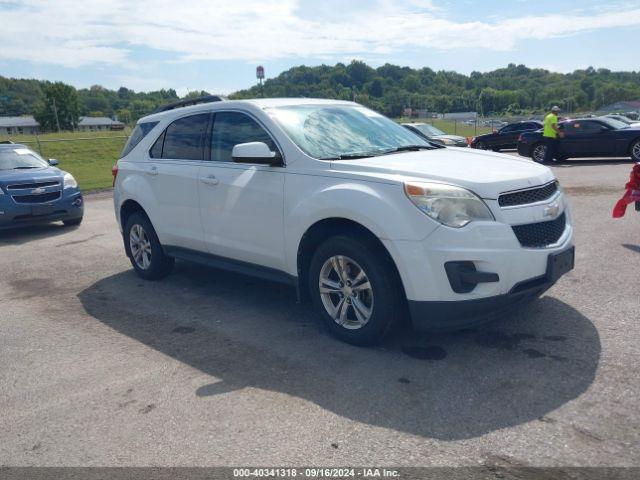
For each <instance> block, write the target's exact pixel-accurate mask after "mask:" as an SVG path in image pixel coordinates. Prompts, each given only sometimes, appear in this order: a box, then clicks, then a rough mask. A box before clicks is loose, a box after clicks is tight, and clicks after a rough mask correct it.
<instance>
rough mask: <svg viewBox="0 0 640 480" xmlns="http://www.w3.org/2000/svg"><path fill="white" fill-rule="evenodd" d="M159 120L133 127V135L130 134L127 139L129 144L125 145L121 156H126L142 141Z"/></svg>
mask: <svg viewBox="0 0 640 480" xmlns="http://www.w3.org/2000/svg"><path fill="white" fill-rule="evenodd" d="M157 124H158V122H145V123H139V124H137V125H136V128H134V129H133V132H131V135H130V136H129V140H127V144H126V145H125V146H124V149H123V150H122V153H121V154H120V158H123V157H126V156H127V155H128V154H129V152H130V151H131V150H133V149H134V148H135V146H136V145H138V144H139V143H140V141H141V140H142V139H143V138H144V137H145V136H146V135H147V133H149V132H150V131H151V130H153V127H155V126H156V125H157Z"/></svg>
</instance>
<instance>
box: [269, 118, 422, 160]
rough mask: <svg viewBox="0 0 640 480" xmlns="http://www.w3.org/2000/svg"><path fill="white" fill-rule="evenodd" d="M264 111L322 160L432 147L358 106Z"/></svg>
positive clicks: (306, 151) (291, 136)
mask: <svg viewBox="0 0 640 480" xmlns="http://www.w3.org/2000/svg"><path fill="white" fill-rule="evenodd" d="M267 112H268V113H269V115H271V117H272V118H273V119H274V120H275V121H276V122H277V123H278V124H279V125H280V126H281V127H282V129H283V130H284V131H285V132H286V134H287V135H288V136H289V138H291V140H292V141H293V142H294V143H295V144H296V145H298V147H300V148H301V149H302V150H303V151H304V152H305V153H306V154H307V155H310V156H311V157H314V158H318V159H321V160H329V159H332V160H333V159H339V158H341V157H348V156H373V155H381V154H383V153H387V152H389V151H391V150H395V149H397V148H402V147H408V146H411V145H418V146H423V147H424V148H432V146H431V145H430V144H429V143H428V142H427V141H426V140H423V139H421V138H419V137H418V136H416V134H415V133H411V132H410V131H408V130H406V129H405V128H404V127H402V126H400V125H398V124H397V123H396V122H394V121H392V120H389V119H388V118H387V117H385V116H383V115H380V114H379V113H376V112H374V111H372V110H369V109H367V108H364V107H360V106H357V105H354V106H351V105H292V106H286V107H275V108H270V109H267Z"/></svg>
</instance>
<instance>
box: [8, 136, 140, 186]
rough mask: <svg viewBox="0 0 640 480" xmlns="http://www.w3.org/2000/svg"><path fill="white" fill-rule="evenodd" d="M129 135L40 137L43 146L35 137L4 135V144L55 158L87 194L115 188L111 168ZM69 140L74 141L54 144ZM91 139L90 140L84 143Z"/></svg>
mask: <svg viewBox="0 0 640 480" xmlns="http://www.w3.org/2000/svg"><path fill="white" fill-rule="evenodd" d="M128 133H129V132H128V131H125V132H67V133H50V134H45V135H39V136H38V139H39V140H40V145H39V146H38V141H37V139H36V137H35V136H33V135H10V136H8V135H4V136H0V141H1V140H11V141H13V142H16V143H24V144H26V145H28V146H29V147H30V148H32V149H33V150H34V151H36V152H38V153H40V154H41V155H42V156H43V157H44V158H55V159H56V160H58V161H59V162H60V165H59V167H60V168H61V169H62V170H66V171H67V172H70V173H71V174H72V175H73V176H74V177H76V179H77V180H78V183H79V184H80V187H81V188H82V189H83V190H96V189H101V188H107V187H110V186H111V183H112V177H111V167H112V166H113V164H114V163H115V162H116V160H117V159H118V157H119V156H120V152H121V151H122V147H124V144H125V143H126V141H127V139H126V138H119V137H123V136H125V135H128ZM60 139H69V140H72V141H68V142H66V141H65V142H63V141H58V142H51V141H50V140H60ZM83 139H88V140H83Z"/></svg>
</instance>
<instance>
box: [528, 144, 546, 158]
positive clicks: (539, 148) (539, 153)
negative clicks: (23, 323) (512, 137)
mask: <svg viewBox="0 0 640 480" xmlns="http://www.w3.org/2000/svg"><path fill="white" fill-rule="evenodd" d="M546 155H547V146H546V145H545V144H544V143H538V144H536V145H534V147H533V150H532V151H531V159H532V160H533V161H534V162H537V163H544V162H545V157H546Z"/></svg>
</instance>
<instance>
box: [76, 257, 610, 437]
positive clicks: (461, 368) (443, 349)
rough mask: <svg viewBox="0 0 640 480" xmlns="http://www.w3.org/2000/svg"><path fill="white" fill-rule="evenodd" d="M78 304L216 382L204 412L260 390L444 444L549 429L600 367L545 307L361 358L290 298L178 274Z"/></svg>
mask: <svg viewBox="0 0 640 480" xmlns="http://www.w3.org/2000/svg"><path fill="white" fill-rule="evenodd" d="M79 299H80V301H81V303H82V305H83V307H84V309H85V310H86V312H87V313H88V314H89V315H91V316H92V317H94V318H95V319H97V320H98V321H100V322H102V323H104V324H105V325H107V326H109V327H111V328H112V329H114V330H115V331H117V332H119V333H121V334H123V335H126V336H128V337H131V338H133V339H135V340H137V341H139V342H141V343H142V344H144V345H146V346H148V347H150V348H153V349H155V350H157V351H160V352H162V353H164V354H165V355H168V356H170V357H173V358H174V359H176V360H178V361H180V362H183V363H184V364H187V365H190V366H191V367H193V368H196V369H198V370H200V371H202V372H204V373H206V374H208V375H212V376H214V377H216V378H217V379H219V381H216V382H213V383H205V384H204V385H201V386H200V387H199V388H198V389H196V391H194V395H197V396H199V397H201V398H202V401H207V399H208V398H211V396H214V395H221V394H225V393H226V392H230V391H234V390H238V389H242V388H245V387H251V388H260V389H265V390H270V391H274V392H280V393H282V394H286V395H292V396H295V397H299V398H301V399H304V400H307V401H309V402H313V403H314V404H316V405H318V406H320V407H322V408H324V409H327V410H329V411H331V412H333V413H335V414H337V415H340V416H342V417H346V418H348V419H351V420H354V421H357V422H362V423H365V424H369V425H373V426H378V427H384V428H389V429H393V430H397V431H403V432H409V433H412V434H415V435H419V436H423V437H432V438H438V439H444V440H459V439H466V438H473V437H477V436H480V435H484V434H487V433H489V432H493V431H495V430H498V429H501V428H506V427H510V426H514V425H519V424H523V423H526V422H531V421H543V422H544V421H553V419H549V417H548V415H549V414H550V412H552V411H553V410H555V409H557V408H559V407H561V406H562V405H564V404H565V403H567V402H569V401H571V400H573V399H575V398H576V397H578V396H580V395H581V394H582V393H584V392H585V391H586V390H587V389H588V388H589V385H590V384H591V383H592V382H593V379H594V376H595V372H596V369H597V367H598V362H599V357H600V339H599V336H598V332H597V331H596V329H595V328H594V325H593V324H592V323H591V321H590V320H589V319H588V318H586V317H585V316H583V315H582V314H580V313H579V312H578V311H577V310H575V309H574V308H572V307H571V306H569V305H567V304H566V303H563V302H562V301H560V300H558V299H556V298H553V297H551V296H547V297H544V298H542V299H540V300H539V301H537V302H535V303H533V304H531V305H530V306H528V307H524V308H523V309H522V310H521V311H520V312H519V313H517V314H514V315H511V316H508V317H506V318H504V319H502V320H500V321H498V322H497V323H493V324H490V325H487V326H485V327H482V328H476V329H468V330H465V331H462V332H458V333H455V334H448V335H425V334H417V333H414V332H411V331H410V330H409V329H408V328H407V329H405V330H404V331H400V332H399V333H397V334H396V335H394V336H393V337H392V338H391V339H389V340H388V341H387V342H386V343H385V344H384V345H382V346H381V347H377V348H369V349H365V348H356V347H353V346H349V345H346V344H343V343H341V342H339V341H337V340H335V339H333V338H331V337H329V336H328V335H327V334H325V333H324V330H323V329H322V328H321V327H320V325H319V323H318V321H317V320H316V316H315V314H314V313H312V311H311V308H310V307H309V306H307V305H300V304H296V303H295V297H294V293H293V292H292V290H291V289H290V288H288V287H286V286H281V285H278V284H273V283H269V282H264V281H261V280H254V279H252V278H248V277H243V276H239V275H235V274H230V273H226V272H221V271H218V270H212V269H208V268H205V267H201V266H198V265H190V264H186V263H181V262H180V263H178V264H177V265H176V271H175V273H174V274H172V275H171V276H169V277H168V278H167V279H166V280H164V281H162V282H144V281H142V280H140V279H138V278H137V277H136V276H135V275H134V274H133V273H132V272H122V273H119V274H117V275H114V276H111V277H108V278H104V279H102V280H100V281H98V282H97V283H95V284H93V285H91V286H90V287H88V288H87V289H85V290H84V291H82V292H81V293H80V294H79Z"/></svg>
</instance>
